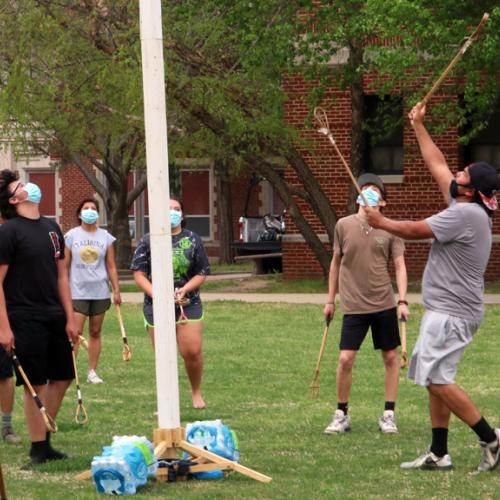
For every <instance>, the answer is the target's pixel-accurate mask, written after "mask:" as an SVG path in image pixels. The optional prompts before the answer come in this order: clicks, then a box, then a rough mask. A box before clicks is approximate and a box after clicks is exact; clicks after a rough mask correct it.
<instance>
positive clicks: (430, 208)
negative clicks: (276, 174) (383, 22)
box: [283, 75, 500, 279]
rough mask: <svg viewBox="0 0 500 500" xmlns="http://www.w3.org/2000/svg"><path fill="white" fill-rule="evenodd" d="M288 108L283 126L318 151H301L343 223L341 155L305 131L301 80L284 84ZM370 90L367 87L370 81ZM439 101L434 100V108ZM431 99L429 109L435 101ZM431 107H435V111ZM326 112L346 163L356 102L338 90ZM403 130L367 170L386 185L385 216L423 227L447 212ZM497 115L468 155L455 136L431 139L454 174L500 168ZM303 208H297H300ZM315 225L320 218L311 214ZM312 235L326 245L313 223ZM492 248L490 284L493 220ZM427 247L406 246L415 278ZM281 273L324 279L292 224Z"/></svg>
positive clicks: (306, 87) (289, 175)
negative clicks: (480, 165)
mask: <svg viewBox="0 0 500 500" xmlns="http://www.w3.org/2000/svg"><path fill="white" fill-rule="evenodd" d="M284 88H285V92H286V93H287V95H288V101H287V102H286V104H285V120H286V122H288V123H292V124H294V125H295V126H296V127H299V128H301V133H302V134H303V136H304V137H306V138H307V139H308V140H309V141H310V143H312V144H313V151H302V153H303V154H304V155H305V156H306V157H307V158H308V161H309V164H310V166H311V169H312V171H313V173H314V175H315V177H316V178H317V179H318V180H319V182H320V183H321V186H322V188H323V189H324V191H325V192H326V194H327V196H328V198H329V200H330V202H331V203H332V205H333V206H334V207H335V210H336V213H337V216H338V217H343V216H345V215H347V214H346V213H345V212H346V200H347V196H348V189H349V187H350V185H351V181H350V179H349V177H348V174H347V173H346V171H345V168H344V166H343V165H342V163H341V160H340V159H339V158H338V156H337V155H336V153H335V151H334V149H333V147H332V145H331V144H330V142H329V141H328V139H327V138H325V137H324V136H321V135H320V134H318V133H317V131H316V130H312V129H306V128H305V127H304V125H303V124H304V120H305V118H306V116H307V114H308V109H307V102H306V99H304V96H306V95H307V94H308V93H309V92H310V90H311V84H310V83H308V82H306V81H305V80H304V79H303V78H302V76H301V75H295V76H289V77H288V79H287V80H286V81H285V84H284ZM364 88H365V89H368V88H369V85H368V81H366V82H365V85H364ZM438 100H439V97H436V98H435V101H436V102H437V101H438ZM435 101H434V99H433V101H432V102H435ZM432 102H431V104H432ZM394 104H395V106H394V109H395V110H397V112H398V113H400V116H401V115H402V114H404V116H406V115H407V106H406V105H405V103H403V102H402V101H399V102H397V100H396V101H395V103H394ZM376 105H377V98H376V97H375V96H367V107H368V115H370V112H373V109H374V108H376ZM323 107H324V108H325V110H326V111H327V115H328V119H329V123H330V128H331V130H332V131H333V134H334V137H335V141H336V143H337V145H338V147H339V149H340V150H341V151H342V152H343V155H344V157H345V158H346V159H348V158H349V151H350V146H351V143H350V141H351V98H350V93H349V92H348V91H347V92H342V91H337V92H335V91H333V92H332V93H331V94H329V97H328V99H326V100H325V102H324V103H323ZM404 123H405V124H404V126H401V128H400V130H397V131H396V132H395V133H394V134H393V135H392V137H390V138H389V139H387V140H385V141H382V142H381V143H379V144H377V145H374V146H370V153H369V156H370V161H369V162H370V164H369V165H367V170H369V171H373V172H375V173H377V174H378V175H380V177H381V178H382V179H383V181H384V183H385V185H386V189H387V193H388V206H387V207H386V209H385V214H386V215H387V216H388V217H391V218H396V219H412V220H419V219H422V218H425V217H428V216H430V215H432V214H433V213H436V212H438V211H440V210H442V209H444V208H445V205H444V203H443V201H442V195H441V193H440V192H439V190H438V188H437V186H436V184H435V183H434V182H433V180H432V178H431V176H430V174H429V172H428V170H427V168H426V167H425V165H424V162H423V160H422V159H421V157H420V153H419V150H418V146H417V143H416V140H415V138H414V133H413V130H412V129H411V126H410V125H409V123H408V120H404ZM499 127H500V113H495V114H494V115H493V117H492V118H491V119H490V122H489V125H488V127H487V129H485V130H484V131H483V132H482V133H481V134H480V135H479V136H478V137H476V138H475V139H474V140H473V141H472V142H471V143H470V144H469V145H468V146H467V147H466V148H465V147H460V146H459V145H458V142H457V139H458V130H457V129H448V130H447V131H446V132H444V133H442V134H440V135H433V138H434V140H435V142H436V144H437V145H438V147H439V148H440V149H441V150H442V151H443V153H444V155H445V157H446V159H447V161H448V163H449V165H450V167H451V168H452V169H457V168H459V167H463V166H466V165H468V164H469V163H471V162H473V161H477V160H480V159H482V160H485V161H488V162H490V163H491V164H493V165H496V166H497V167H498V166H500V134H499V133H498V130H499ZM285 178H286V179H287V181H288V182H291V183H294V182H297V180H296V177H295V175H294V172H293V171H292V170H291V169H290V168H287V169H286V171H285ZM299 203H300V202H299ZM300 206H301V208H302V209H303V210H304V211H305V212H306V213H307V212H308V209H307V206H306V205H305V204H304V203H303V202H302V203H300ZM309 215H310V217H311V219H312V220H313V223H314V218H315V216H314V215H313V214H311V212H310V211H309ZM314 229H315V230H316V232H317V233H318V234H319V235H320V236H321V240H322V241H324V242H325V244H328V239H327V235H326V232H325V230H324V228H323V227H322V226H321V224H320V223H319V221H317V220H316V223H315V224H314ZM493 233H494V236H493V248H492V253H491V258H490V263H489V266H488V269H487V273H486V278H487V279H493V278H499V277H500V218H499V217H498V216H497V217H496V218H495V219H494V225H493ZM429 247H430V242H422V241H421V242H413V241H407V242H406V264H407V268H408V275H409V277H410V279H411V278H414V279H418V278H420V277H421V275H422V272H423V268H424V266H425V262H426V260H427V256H428V252H429ZM283 259H284V260H283V271H284V275H285V277H286V278H288V279H296V278H307V277H315V276H321V275H322V272H321V268H320V266H319V264H318V262H317V260H316V259H315V257H314V256H313V254H312V252H311V250H310V249H309V247H308V245H307V244H306V243H305V242H304V240H303V238H302V237H301V235H300V234H299V232H298V230H297V228H296V227H295V226H294V225H293V224H292V223H291V222H288V224H287V234H286V235H285V238H284V242H283Z"/></svg>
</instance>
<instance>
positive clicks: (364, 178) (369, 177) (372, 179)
mask: <svg viewBox="0 0 500 500" xmlns="http://www.w3.org/2000/svg"><path fill="white" fill-rule="evenodd" d="M367 184H373V185H374V186H377V187H378V188H379V189H380V191H381V193H382V198H384V199H385V196H386V193H385V186H384V183H383V182H382V179H381V178H380V177H379V176H378V175H375V174H372V173H370V172H367V173H365V174H362V175H360V176H359V177H358V186H359V187H360V188H362V187H363V186H366V185H367Z"/></svg>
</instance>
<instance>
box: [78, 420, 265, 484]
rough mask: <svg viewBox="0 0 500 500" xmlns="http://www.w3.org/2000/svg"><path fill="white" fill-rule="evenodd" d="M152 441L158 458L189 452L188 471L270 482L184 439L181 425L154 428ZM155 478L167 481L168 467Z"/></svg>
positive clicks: (88, 474)
mask: <svg viewBox="0 0 500 500" xmlns="http://www.w3.org/2000/svg"><path fill="white" fill-rule="evenodd" d="M153 442H154V450H155V456H156V458H157V459H158V460H178V459H179V455H178V452H179V451H185V452H186V453H188V454H189V460H190V461H191V462H194V463H195V465H190V466H189V472H190V473H195V472H208V471H214V470H222V471H224V470H229V471H231V470H234V471H235V472H239V473H240V474H243V475H244V476H248V477H250V478H252V479H255V480H256V481H260V482H261V483H270V482H271V481H272V478H271V477H269V476H266V475H265V474H261V473H260V472H257V471H254V470H253V469H250V468H248V467H245V466H244V465H241V464H240V463H238V462H235V461H233V460H228V459H227V458H223V457H220V456H219V455H216V454H215V453H212V452H210V451H207V450H205V449H204V448H200V447H199V446H194V445H192V444H191V443H188V442H187V441H186V430H185V429H184V428H183V427H178V428H175V429H155V431H154V433H153ZM91 477H92V474H91V472H90V471H84V472H82V473H81V474H78V475H77V476H75V479H77V480H83V479H90V478H91ZM156 479H157V480H158V481H161V482H167V481H168V469H167V468H164V467H160V468H158V471H157V473H156Z"/></svg>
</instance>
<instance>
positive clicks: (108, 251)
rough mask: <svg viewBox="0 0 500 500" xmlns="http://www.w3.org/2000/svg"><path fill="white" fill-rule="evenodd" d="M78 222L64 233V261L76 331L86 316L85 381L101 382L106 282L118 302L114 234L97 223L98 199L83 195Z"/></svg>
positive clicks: (107, 301)
mask: <svg viewBox="0 0 500 500" xmlns="http://www.w3.org/2000/svg"><path fill="white" fill-rule="evenodd" d="M76 214H77V217H78V219H80V225H79V226H77V227H74V228H73V229H71V230H70V231H68V232H67V233H66V235H65V236H64V239H65V242H66V252H65V262H66V266H67V269H68V271H69V279H70V286H71V296H72V298H73V310H74V311H75V320H76V322H77V326H78V329H79V331H81V332H83V328H84V326H85V321H86V319H87V317H88V318H89V349H88V351H89V371H88V376H87V382H89V383H91V384H101V383H102V382H103V380H102V379H101V378H100V377H99V376H98V375H97V373H96V369H97V363H98V361H99V356H100V354H101V329H102V323H103V321H104V315H105V313H106V311H107V310H108V309H109V307H110V305H111V299H110V291H109V283H110V282H111V286H112V288H113V302H114V303H115V304H121V297H120V288H119V283H118V272H117V270H116V263H115V249H114V247H113V243H114V242H115V240H116V238H115V237H114V236H112V235H111V234H109V233H108V232H107V231H106V230H105V229H101V228H100V227H98V226H97V220H98V219H99V202H98V201H97V200H95V199H94V198H86V199H84V200H83V201H82V202H81V203H80V205H79V206H78V210H77V211H76Z"/></svg>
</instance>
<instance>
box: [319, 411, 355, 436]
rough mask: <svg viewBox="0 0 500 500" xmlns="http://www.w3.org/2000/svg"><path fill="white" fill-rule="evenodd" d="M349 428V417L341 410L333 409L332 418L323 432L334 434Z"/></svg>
mask: <svg viewBox="0 0 500 500" xmlns="http://www.w3.org/2000/svg"><path fill="white" fill-rule="evenodd" d="M350 430H351V417H350V416H349V415H346V414H345V413H344V412H343V411H342V410H335V413H334V414H333V420H332V421H331V422H330V424H329V425H328V427H327V428H326V429H325V431H324V432H325V434H335V433H336V432H349V431H350Z"/></svg>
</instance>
